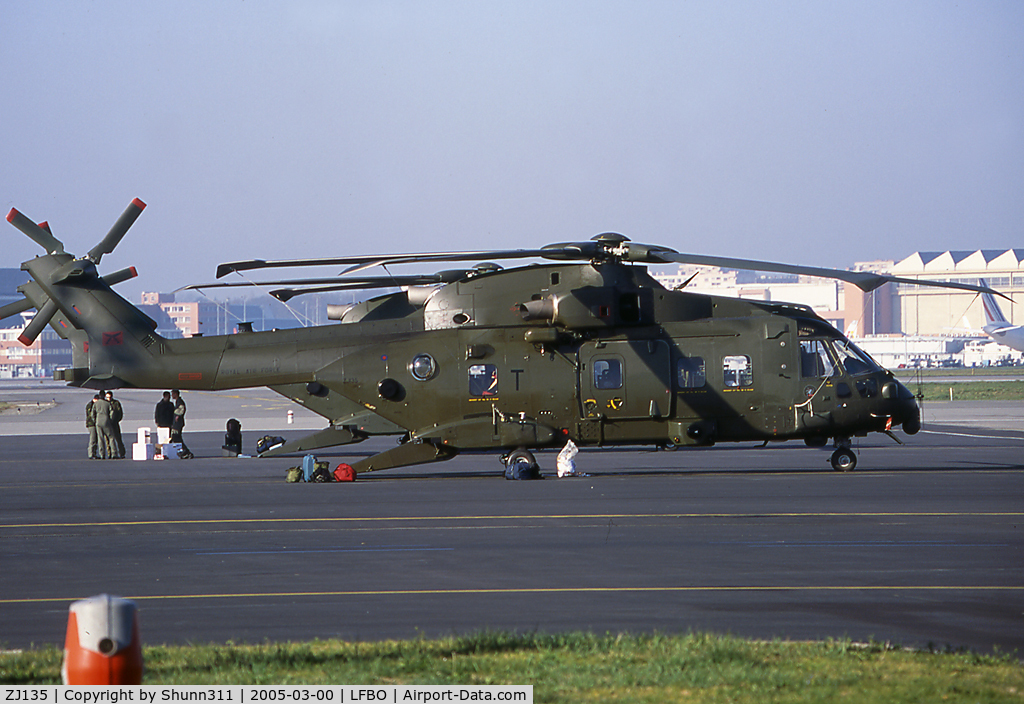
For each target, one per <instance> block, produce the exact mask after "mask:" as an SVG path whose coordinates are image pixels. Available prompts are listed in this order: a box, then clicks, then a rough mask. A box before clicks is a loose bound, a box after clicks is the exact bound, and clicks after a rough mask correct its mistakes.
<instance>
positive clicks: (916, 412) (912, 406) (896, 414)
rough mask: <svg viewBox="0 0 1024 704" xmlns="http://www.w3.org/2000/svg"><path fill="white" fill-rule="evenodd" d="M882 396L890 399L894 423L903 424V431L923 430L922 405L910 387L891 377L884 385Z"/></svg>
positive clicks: (915, 432) (910, 433) (908, 433)
mask: <svg viewBox="0 0 1024 704" xmlns="http://www.w3.org/2000/svg"><path fill="white" fill-rule="evenodd" d="M882 397H883V398H886V399H889V401H890V403H891V404H892V405H893V406H894V408H893V409H892V421H893V425H902V426H903V432H904V433H906V434H907V435H915V434H917V433H918V432H919V431H920V430H921V407H920V406H918V405H917V399H916V398H915V397H914V394H913V393H911V391H910V389H908V388H907V387H906V386H904V385H903V384H901V383H900V382H899V381H897V380H896V379H891V380H889V381H887V382H886V383H885V385H884V386H882Z"/></svg>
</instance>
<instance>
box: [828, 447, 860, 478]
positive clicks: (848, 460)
mask: <svg viewBox="0 0 1024 704" xmlns="http://www.w3.org/2000/svg"><path fill="white" fill-rule="evenodd" d="M856 466H857V455H855V454H853V450H851V449H850V448H848V447H840V448H839V449H838V450H836V451H835V452H833V453H832V469H834V470H836V471H837V472H849V471H850V470H852V469H853V468H855V467H856Z"/></svg>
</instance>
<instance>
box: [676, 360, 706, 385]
mask: <svg viewBox="0 0 1024 704" xmlns="http://www.w3.org/2000/svg"><path fill="white" fill-rule="evenodd" d="M706 381H707V376H706V374H705V371H704V358H703V357H680V358H679V361H678V362H677V363H676V385H677V386H678V387H679V388H680V389H699V388H700V387H702V386H704V383H705V382H706Z"/></svg>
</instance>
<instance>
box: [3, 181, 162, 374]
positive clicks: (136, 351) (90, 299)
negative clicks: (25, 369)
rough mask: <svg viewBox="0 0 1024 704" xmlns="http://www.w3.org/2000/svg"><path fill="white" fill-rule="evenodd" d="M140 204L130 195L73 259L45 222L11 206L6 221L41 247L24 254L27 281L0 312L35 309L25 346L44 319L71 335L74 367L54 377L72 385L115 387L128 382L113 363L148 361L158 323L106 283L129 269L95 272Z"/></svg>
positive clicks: (126, 274) (125, 366) (125, 276)
mask: <svg viewBox="0 0 1024 704" xmlns="http://www.w3.org/2000/svg"><path fill="white" fill-rule="evenodd" d="M145 207H146V205H145V203H143V202H142V201H140V200H138V199H135V200H134V201H132V204H131V205H129V206H128V209H127V210H125V212H124V214H122V216H121V218H120V219H119V220H118V222H117V223H116V224H115V225H114V228H113V229H112V230H111V232H110V233H108V234H107V236H106V237H105V238H104V239H103V240H102V241H101V242H100V244H99V245H97V246H96V247H94V248H93V250H91V251H90V252H89V254H88V255H86V256H85V257H82V258H81V259H76V258H75V257H74V256H73V255H71V254H68V253H67V252H65V251H64V245H63V243H61V242H60V240H58V239H56V238H55V237H54V236H53V235H52V233H51V232H50V230H49V227H41V226H39V225H36V224H35V222H33V221H32V220H30V219H29V218H27V217H25V216H24V215H22V214H21V213H19V212H18V211H17V210H14V209H12V210H11V212H10V213H9V214H8V216H7V221H8V222H10V223H11V224H12V225H14V226H15V227H17V228H18V229H19V230H21V231H22V232H24V233H25V234H26V235H28V236H29V237H31V238H32V239H33V240H35V241H36V242H37V243H39V244H40V245H41V246H42V247H43V248H44V249H45V250H47V253H46V254H45V255H42V256H39V257H36V258H35V259H30V260H29V261H27V262H24V263H23V264H22V265H21V268H22V269H24V270H25V271H27V272H28V273H29V274H30V275H31V276H32V279H33V280H32V281H30V282H29V283H27V284H24V285H22V286H20V287H19V288H18V290H19V291H20V292H21V293H22V294H23V295H24V296H25V300H24V301H18V302H16V303H12V304H10V305H8V306H5V307H4V309H3V310H2V311H0V313H3V314H4V316H5V317H6V316H7V315H13V314H15V313H19V312H22V311H26V310H29V309H31V308H35V309H36V311H37V312H36V314H35V316H34V317H33V318H32V320H31V321H30V322H29V324H28V325H27V326H26V328H25V331H24V332H23V333H22V335H21V337H20V338H19V341H20V342H21V343H22V344H24V345H31V344H32V343H33V342H34V341H35V339H36V337H38V335H39V333H40V332H42V330H43V328H45V327H46V325H47V324H49V325H50V326H51V327H52V328H53V329H54V330H55V331H56V332H57V334H58V335H60V336H61V337H63V338H65V339H67V340H70V342H71V348H72V359H73V362H72V363H73V367H72V368H71V369H67V370H60V371H59V372H58V373H57V378H59V379H63V380H65V381H68V382H70V383H71V384H72V385H74V386H87V387H89V388H118V387H121V386H129V385H132V384H131V383H130V382H127V381H125V380H124V379H121V378H119V377H118V376H117V375H116V372H117V370H119V369H131V368H135V367H138V366H139V365H145V364H146V362H147V360H148V362H149V364H150V365H151V364H152V355H151V354H150V353H149V352H148V348H149V347H150V346H152V345H153V344H154V343H155V342H156V341H157V339H158V338H157V336H156V335H155V333H154V330H155V329H156V323H155V322H154V321H153V320H152V319H151V318H150V317H149V316H147V315H146V314H145V313H143V312H142V311H140V310H139V309H138V308H136V307H135V306H133V305H132V304H131V303H129V302H128V301H126V300H125V299H124V298H122V297H121V296H119V295H117V294H116V293H114V291H113V289H111V285H112V284H115V283H119V282H120V281H124V280H126V279H130V278H132V277H133V276H135V275H136V272H135V269H134V268H129V269H123V270H121V271H118V272H116V273H113V274H110V275H108V276H106V277H101V276H100V275H99V272H98V271H97V270H96V264H97V262H98V261H99V259H100V257H102V255H103V254H107V253H109V252H111V251H112V250H113V248H114V246H115V245H116V244H117V243H118V242H119V241H120V239H121V238H122V237H123V236H124V234H125V232H126V231H127V229H128V227H130V226H131V223H133V222H134V221H135V219H136V218H137V217H138V216H139V214H141V212H142V210H143V208H145Z"/></svg>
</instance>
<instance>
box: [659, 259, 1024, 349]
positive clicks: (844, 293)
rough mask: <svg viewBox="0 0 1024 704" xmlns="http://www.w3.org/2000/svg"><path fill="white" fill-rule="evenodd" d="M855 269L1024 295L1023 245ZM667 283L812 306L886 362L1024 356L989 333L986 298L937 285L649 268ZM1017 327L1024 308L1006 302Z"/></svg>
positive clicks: (1008, 315)
mask: <svg viewBox="0 0 1024 704" xmlns="http://www.w3.org/2000/svg"><path fill="white" fill-rule="evenodd" d="M851 269H852V270H854V271H871V272H877V273H883V274H891V275H893V276H899V277H903V278H919V279H930V280H933V281H953V282H960V283H971V284H978V283H980V282H981V280H982V279H984V280H985V282H986V283H987V284H988V285H989V286H991V287H992V288H994V289H995V290H997V291H999V292H1001V293H1004V294H1006V295H1008V296H1010V297H1011V298H1013V299H1014V300H1019V296H1020V295H1021V294H1024V249H1010V250H974V251H946V252H915V253H914V254H912V255H910V256H909V257H907V258H905V259H903V260H900V261H884V260H883V261H872V262H858V263H857V264H855V265H854V266H853V267H851ZM652 273H653V275H654V278H655V279H657V280H658V281H660V282H661V283H662V285H664V286H665V287H667V288H675V287H676V286H680V285H682V284H683V283H685V282H686V281H687V280H689V279H690V277H693V280H692V281H691V282H690V283H689V284H688V285H687V286H686V290H687V291H694V292H699V293H708V294H712V295H719V296H731V297H735V298H745V299H751V300H758V301H772V302H776V303H801V304H803V305H807V306H810V307H811V308H813V309H814V311H815V312H816V313H817V314H818V315H820V316H821V317H822V318H824V319H825V320H827V321H829V322H830V323H832V325H834V326H835V327H837V328H838V329H839V330H842V331H845V332H846V333H847V335H849V336H850V337H852V338H854V339H855V340H856V341H857V344H859V345H860V346H861V347H863V348H864V349H865V350H866V351H867V352H868V353H869V354H871V355H872V356H873V357H875V359H877V360H878V362H879V363H881V364H882V365H884V366H886V367H892V368H894V367H900V366H929V367H933V366H947V365H958V364H964V365H966V366H984V365H991V364H1006V363H1022V362H1024V359H1022V354H1021V353H1020V352H1017V351H1016V350H1012V349H1010V348H1009V347H1005V346H1002V345H997V344H996V343H994V342H992V341H991V340H990V339H989V338H988V337H986V336H985V334H984V332H982V330H981V328H982V326H983V325H984V323H985V320H984V313H983V311H982V303H981V296H980V295H979V294H975V293H972V292H967V291H965V292H960V291H956V290H953V289H943V288H937V287H932V286H916V285H913V284H899V285H897V284H886V285H884V286H882V287H881V288H878V289H876V290H874V291H871V292H869V293H865V292H863V291H861V290H860V289H859V288H857V287H856V286H854V285H852V284H845V283H843V282H841V281H835V280H830V279H820V278H816V277H806V276H801V277H795V276H790V277H786V276H780V275H770V276H758V275H757V274H756V273H752V272H745V271H734V270H723V269H717V268H713V267H699V266H692V265H682V266H679V267H678V269H677V270H674V271H673V270H670V269H667V268H665V269H662V270H661V271H658V270H656V269H652ZM1000 305H1001V306H1002V309H1003V313H1004V314H1005V316H1006V318H1007V320H1009V321H1010V322H1011V323H1012V324H1014V325H1020V324H1021V323H1022V322H1024V312H1021V311H1018V310H1017V306H1015V305H1012V304H1011V303H1010V301H1005V300H1001V301H1000Z"/></svg>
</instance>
